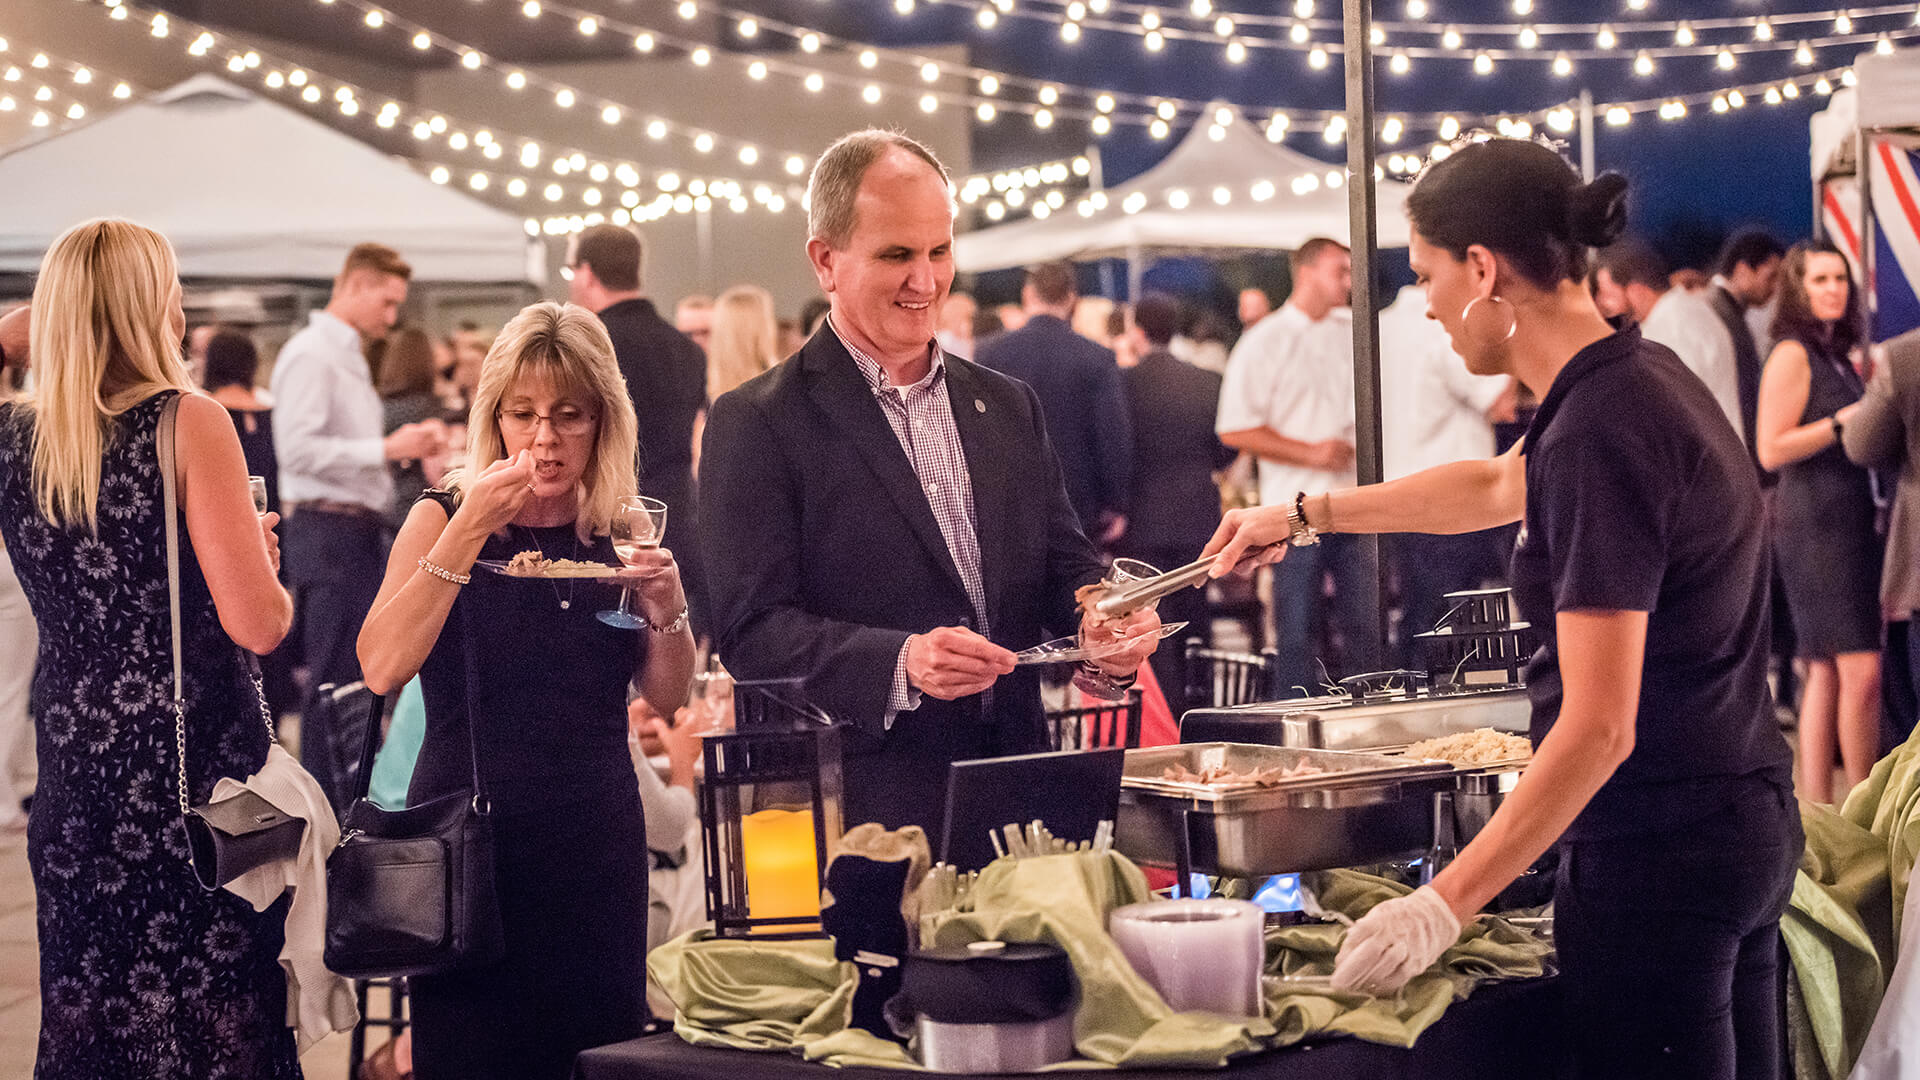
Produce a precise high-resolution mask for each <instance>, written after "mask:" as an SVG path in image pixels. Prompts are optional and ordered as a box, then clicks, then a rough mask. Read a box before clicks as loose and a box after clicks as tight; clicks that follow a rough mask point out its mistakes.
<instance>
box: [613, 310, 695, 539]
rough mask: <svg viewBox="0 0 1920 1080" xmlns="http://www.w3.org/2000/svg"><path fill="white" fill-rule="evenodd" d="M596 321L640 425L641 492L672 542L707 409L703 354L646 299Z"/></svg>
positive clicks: (689, 491)
mask: <svg viewBox="0 0 1920 1080" xmlns="http://www.w3.org/2000/svg"><path fill="white" fill-rule="evenodd" d="M600 321H601V322H602V323H605V324H606V327H607V336H608V337H610V338H612V339H613V355H614V357H615V359H617V360H618V361H619V362H620V374H621V375H623V376H625V378H626V380H627V396H628V397H630V398H632V399H633V411H634V413H635V415H636V416H637V417H638V419H639V421H640V493H641V494H643V495H651V496H653V497H654V498H656V499H659V500H661V501H662V502H664V503H666V504H667V509H668V513H667V528H668V530H669V534H668V535H669V537H671V535H672V532H673V531H674V530H673V526H674V524H675V517H676V516H681V515H684V516H685V517H687V518H689V519H690V518H691V517H692V511H693V421H694V417H695V416H697V415H698V414H699V412H700V410H701V409H703V408H705V407H706V404H707V354H706V353H704V352H702V351H701V349H700V346H698V345H695V344H694V343H693V340H692V339H691V338H689V337H687V336H686V335H685V334H682V333H681V332H680V331H678V330H675V329H674V328H673V326H672V325H671V324H669V323H668V322H667V321H666V320H665V319H663V318H661V317H660V313H659V312H657V311H655V310H654V307H653V303H652V302H651V301H649V300H645V299H637V300H622V301H620V302H619V303H617V304H614V305H613V306H611V307H609V308H607V309H606V310H605V311H602V312H601V313H600ZM676 512H678V513H676ZM687 523H688V524H689V525H691V524H692V522H691V520H689V521H688V522H687ZM669 542H671V540H670V541H669Z"/></svg>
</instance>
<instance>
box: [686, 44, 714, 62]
mask: <svg viewBox="0 0 1920 1080" xmlns="http://www.w3.org/2000/svg"><path fill="white" fill-rule="evenodd" d="M687 59H689V60H691V61H693V66H694V67H706V66H707V65H708V64H711V63H713V50H712V49H709V48H707V47H706V46H705V45H702V46H700V47H699V48H697V49H695V50H693V52H691V53H689V54H687Z"/></svg>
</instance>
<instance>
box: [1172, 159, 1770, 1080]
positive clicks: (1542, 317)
mask: <svg viewBox="0 0 1920 1080" xmlns="http://www.w3.org/2000/svg"><path fill="white" fill-rule="evenodd" d="M1626 187H1627V184H1626V181H1625V180H1623V179H1621V178H1620V177H1619V176H1616V175H1613V174H1606V175H1603V176H1600V177H1598V178H1597V179H1595V180H1593V181H1592V182H1590V183H1582V182H1581V180H1580V177H1579V174H1577V173H1575V172H1574V171H1573V169H1572V168H1571V167H1570V166H1569V165H1568V164H1567V163H1566V162H1565V161H1564V160H1562V159H1561V158H1560V156H1559V155H1558V154H1556V153H1554V152H1553V151H1552V150H1551V149H1548V148H1547V147H1545V146H1542V145H1540V144H1537V143H1534V142H1531V141H1527V140H1518V139H1492V140H1488V141H1485V142H1470V143H1467V144H1465V145H1463V146H1461V147H1460V148H1459V149H1458V150H1457V151H1456V152H1455V153H1454V154H1453V155H1452V156H1451V157H1448V158H1447V159H1446V160H1444V161H1441V162H1439V163H1437V164H1435V165H1434V166H1433V167H1432V168H1430V169H1428V170H1427V171H1426V173H1425V175H1423V176H1422V177H1421V179H1420V181H1419V183H1418V184H1417V185H1415V187H1414V189H1413V192H1412V193H1411V194H1410V195H1409V196H1408V198H1407V214H1408V217H1410V218H1411V219H1412V225H1413V236H1412V242H1411V244H1410V248H1409V255H1410V261H1411V262H1412V265H1413V269H1414V272H1415V273H1416V274H1418V275H1419V276H1420V278H1421V279H1422V282H1423V283H1424V284H1425V285H1426V286H1427V313H1428V316H1429V317H1430V318H1433V319H1435V320H1437V321H1438V322H1439V323H1440V325H1441V326H1442V327H1443V328H1445V329H1446V331H1447V335H1448V337H1449V338H1450V339H1451V341H1452V344H1453V349H1454V351H1455V352H1457V353H1459V354H1460V355H1461V357H1462V358H1464V359H1465V361H1466V365H1467V369H1468V370H1469V371H1471V372H1473V373H1475V374H1477V375H1511V376H1514V377H1516V378H1518V379H1519V380H1520V382H1521V383H1522V384H1524V385H1525V386H1526V387H1527V388H1528V389H1529V390H1531V391H1532V392H1533V393H1534V394H1535V395H1536V396H1537V397H1539V398H1540V409H1539V411H1538V413H1537V414H1536V415H1535V416H1534V418H1533V422H1532V423H1531V425H1530V426H1529V427H1528V429H1527V434H1526V438H1525V440H1524V441H1523V442H1521V443H1520V444H1519V445H1518V446H1517V447H1515V449H1514V450H1513V451H1510V452H1509V453H1508V454H1506V455H1505V456H1503V457H1500V458H1496V459H1493V460H1491V461H1463V462H1456V463H1454V464H1451V465H1442V466H1439V467H1437V468H1433V469H1428V470H1426V471H1424V472H1419V473H1415V474H1413V475H1411V476H1408V477H1404V478H1402V479H1399V480H1395V481H1392V482H1390V483H1386V484H1376V485H1369V486H1367V487H1358V488H1350V489H1348V490H1345V491H1336V492H1333V493H1331V494H1328V495H1316V496H1312V497H1307V496H1300V497H1298V498H1296V499H1294V500H1292V502H1291V503H1290V504H1288V505H1282V506H1264V507H1260V508H1258V509H1255V510H1235V511H1232V512H1231V513H1229V514H1228V515H1227V518H1226V520H1225V521H1224V522H1222V523H1221V528H1220V531H1219V532H1218V533H1216V534H1215V537H1214V540H1213V541H1212V542H1211V543H1210V544H1209V545H1208V549H1207V550H1208V551H1209V552H1212V551H1219V552H1222V556H1221V558H1220V560H1219V563H1218V569H1217V570H1216V573H1218V572H1221V571H1224V570H1226V569H1229V568H1231V567H1232V566H1233V565H1235V562H1236V561H1237V560H1238V559H1239V558H1240V557H1241V556H1242V555H1243V554H1245V553H1247V552H1249V551H1251V550H1254V549H1256V548H1261V547H1264V546H1265V545H1270V544H1272V545H1282V546H1278V547H1273V548H1270V549H1267V551H1266V553H1265V554H1264V555H1263V556H1261V557H1262V558H1266V559H1269V560H1271V559H1276V558H1279V557H1280V553H1281V552H1284V551H1285V550H1286V548H1285V546H1284V545H1286V544H1287V543H1289V542H1293V543H1309V544H1310V543H1312V542H1313V541H1314V540H1315V539H1316V538H1317V536H1318V535H1319V534H1320V533H1325V532H1356V533H1357V532H1426V533H1447V534H1453V533H1462V532H1471V531H1475V530H1479V529H1485V528H1491V527H1493V526H1496V525H1505V524H1507V523H1509V522H1514V521H1518V522H1520V523H1521V530H1520V537H1519V540H1518V541H1517V543H1516V545H1515V548H1514V553H1513V564H1512V579H1513V596H1514V601H1515V603H1516V605H1517V606H1518V608H1519V610H1520V614H1521V616H1522V617H1523V618H1525V619H1526V620H1527V621H1529V622H1530V623H1532V624H1533V627H1534V629H1535V630H1536V631H1537V632H1538V633H1539V634H1540V637H1541V641H1542V644H1543V647H1542V648H1541V649H1540V651H1539V652H1538V653H1536V654H1535V656H1534V659H1533V662H1532V663H1531V664H1530V665H1529V666H1528V668H1527V695H1528V697H1529V698H1530V699H1531V700H1532V704H1533V724H1532V727H1533V730H1532V736H1533V742H1534V754H1533V760H1532V763H1531V764H1530V765H1528V767H1527V771H1526V773H1525V775H1524V776H1522V777H1521V779H1520V783H1519V785H1518V786H1517V787H1515V788H1514V790H1513V792H1512V793H1511V794H1509V795H1508V796H1507V798H1506V801H1505V802H1504V803H1503V804H1502V805H1501V807H1500V809H1499V810H1498V811H1497V812H1496V813H1495V814H1494V815H1493V818H1492V819H1491V820H1490V821H1489V822H1488V823H1487V825H1486V827H1485V828H1484V829H1482V830H1481V831H1480V833H1479V835H1478V836H1476V837H1475V838H1474V839H1473V841H1472V842H1471V843H1469V844H1468V845H1467V846H1466V847H1465V848H1463V849H1461V851H1460V854H1459V857H1458V858H1456V859H1454V861H1453V862H1452V863H1450V864H1449V865H1447V866H1446V867H1444V868H1443V869H1441V870H1440V872H1439V873H1438V874H1437V875H1436V876H1435V877H1434V879H1433V882H1432V884H1430V885H1426V886H1423V887H1421V888H1420V889H1419V890H1417V891H1415V892H1414V893H1413V894H1411V895H1409V896H1406V897H1401V898H1398V899H1394V900H1388V901H1386V902H1384V903H1382V904H1379V905H1377V906H1376V907H1374V908H1373V909H1372V910H1371V911H1369V912H1368V913H1367V914H1366V915H1365V917H1363V918H1362V919H1360V920H1359V921H1358V922H1357V923H1355V924H1354V926H1353V929H1352V930H1350V931H1348V933H1347V938H1346V941H1345V943H1344V944H1343V945H1342V947H1341V949H1340V955H1339V957H1338V959H1337V961H1336V963H1335V967H1334V973H1333V984H1334V986H1336V987H1338V988H1340V989H1345V990H1356V991H1360V992H1363V993H1370V994H1378V995H1391V994H1393V993H1394V992H1396V991H1398V990H1399V988H1400V987H1402V986H1403V985H1405V984H1406V982H1407V981H1408V980H1409V979H1411V978H1413V977H1414V976H1415V975H1418V974H1420V973H1421V972H1423V971H1426V970H1427V969H1428V968H1429V967H1430V966H1432V965H1433V964H1434V963H1435V962H1436V961H1437V960H1439V958H1440V956H1441V955H1442V954H1443V953H1444V952H1445V951H1446V950H1447V949H1448V948H1450V947H1451V946H1452V945H1453V944H1454V943H1455V942H1456V941H1457V940H1459V936H1460V931H1461V927H1462V925H1463V924H1464V923H1465V922H1467V921H1468V920H1471V919H1472V918H1474V916H1475V915H1476V914H1477V913H1478V912H1479V911H1480V910H1481V909H1482V908H1483V907H1484V906H1485V905H1487V904H1488V903H1490V902H1491V901H1492V900H1493V898H1494V896H1495V895H1496V894H1497V893H1498V892H1499V891H1500V890H1501V889H1503V888H1504V887H1505V886H1506V885H1507V883H1508V882H1510V881H1512V880H1513V879H1514V878H1515V877H1517V876H1519V875H1520V874H1521V873H1523V872H1525V871H1526V869H1527V868H1528V867H1529V866H1530V865H1532V864H1533V862H1534V860H1536V859H1537V858H1539V857H1540V856H1541V855H1542V854H1543V853H1544V852H1545V851H1546V850H1547V849H1548V848H1549V847H1551V846H1553V845H1555V844H1558V845H1559V847H1560V864H1559V874H1558V878H1557V880H1556V882H1555V888H1554V940H1555V945H1556V947H1557V949H1558V951H1559V963H1560V971H1561V976H1560V981H1561V986H1562V989H1563V993H1564V995H1565V997H1566V1017H1567V1027H1568V1039H1569V1042H1570V1043H1571V1048H1570V1057H1571V1058H1572V1060H1573V1061H1574V1062H1575V1063H1576V1065H1577V1068H1578V1070H1579V1074H1580V1075H1582V1076H1592V1077H1609V1078H1611V1077H1635V1078H1637V1080H1646V1078H1650V1077H1673V1078H1676V1080H1678V1078H1686V1080H1733V1078H1736V1077H1738V1078H1741V1080H1746V1078H1760V1077H1769V1078H1770V1077H1773V1076H1775V1075H1777V1073H1778V1069H1779V1053H1778V1050H1779V1047H1778V1035H1779V1015H1778V999H1777V997H1776V993H1777V989H1778V986H1779V963H1778V960H1777V953H1778V949H1779V945H1780V931H1779V922H1780V916H1781V913H1782V912H1783V911H1784V910H1785V909H1786V904H1787V899H1788V897H1789V895H1790V894H1791V892H1792V889H1793V875H1794V870H1795V867H1796V866H1797V864H1798V862H1799V859H1800V853H1801V843H1802V837H1801V830H1800V818H1799V813H1798V810H1797V808H1796V806H1795V803H1794V798H1793V782H1792V764H1791V755H1790V753H1789V751H1788V748H1787V744H1786V740H1784V739H1783V738H1781V736H1780V731H1779V728H1778V727H1777V726H1776V724H1775V723H1774V719H1773V704H1772V701H1771V699H1770V697H1769V695H1768V692H1767V659H1768V647H1767V646H1768V633H1767V629H1768V621H1767V611H1768V581H1769V567H1768V551H1767V540H1766V525H1765V522H1764V521H1763V519H1762V517H1761V502H1760V486H1759V482H1758V480H1757V478H1756V477H1755V475H1754V469H1753V464H1752V461H1751V459H1750V458H1749V457H1748V456H1747V450H1746V447H1745V445H1744V444H1743V443H1742V441H1741V439H1740V436H1739V435H1737V434H1735V432H1734V430H1733V427H1732V426H1731V425H1730V424H1728V423H1727V420H1726V416H1725V414H1723V413H1722V412H1721V411H1720V409H1719V406H1718V405H1716V404H1715V403H1714V399H1713V395H1712V393H1710V392H1709V391H1708V390H1707V388H1706V386H1705V385H1704V384H1703V383H1701V381H1700V380H1699V379H1698V378H1696V377H1695V376H1694V375H1693V374H1692V373H1691V372H1689V371H1688V370H1687V369H1686V367H1685V365H1683V364H1682V363H1681V362H1680V359H1679V357H1677V356H1675V355H1674V353H1673V351H1672V350H1670V349H1667V348H1665V347H1664V346H1660V345H1656V344H1654V343H1652V342H1649V341H1647V340H1645V339H1644V338H1642V337H1641V336H1640V331H1639V330H1638V329H1637V328H1635V327H1631V326H1629V327H1626V328H1624V329H1619V330H1616V329H1615V328H1614V327H1612V326H1611V325H1609V324H1608V323H1607V322H1606V321H1605V320H1603V319H1602V318H1601V317H1600V313H1599V311H1598V310H1597V309H1596V308H1595V307H1594V303H1593V298H1592V296H1591V295H1590V294H1589V293H1588V292H1587V289H1586V286H1585V284H1584V278H1585V277H1586V265H1587V249H1588V248H1589V247H1599V246H1603V245H1605V244H1607V243H1609V242H1610V241H1612V240H1613V239H1614V238H1615V237H1617V236H1619V234H1620V231H1621V229H1622V227H1623V226H1624V225H1625V216H1626V215H1625V205H1626Z"/></svg>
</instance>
